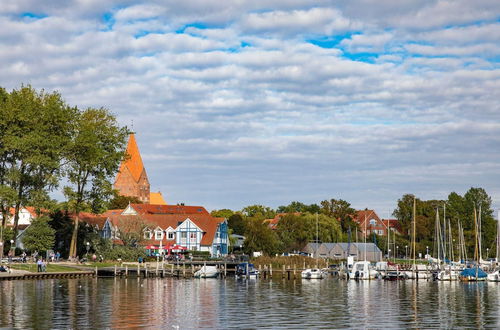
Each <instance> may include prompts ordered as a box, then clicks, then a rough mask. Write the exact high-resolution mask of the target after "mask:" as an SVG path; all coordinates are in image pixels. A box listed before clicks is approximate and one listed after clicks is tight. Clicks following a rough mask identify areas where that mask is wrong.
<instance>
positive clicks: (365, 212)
mask: <svg viewBox="0 0 500 330" xmlns="http://www.w3.org/2000/svg"><path fill="white" fill-rule="evenodd" d="M365 261H366V211H365Z"/></svg>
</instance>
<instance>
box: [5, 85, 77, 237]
mask: <svg viewBox="0 0 500 330" xmlns="http://www.w3.org/2000/svg"><path fill="white" fill-rule="evenodd" d="M0 99H1V101H0V127H1V129H0V132H1V133H0V140H1V141H0V167H1V169H0V185H2V186H3V187H5V186H8V187H10V188H11V190H10V191H9V192H7V195H8V196H9V198H10V197H12V196H11V194H12V191H15V195H14V200H12V201H11V203H12V206H14V208H15V212H14V234H15V236H16V237H17V227H18V222H19V209H20V207H21V206H22V205H26V204H28V203H30V202H32V198H33V194H34V193H35V192H40V191H44V190H48V191H50V190H52V189H53V188H54V187H56V185H57V183H58V178H59V170H60V167H61V160H62V157H63V155H64V151H65V150H66V147H67V145H68V142H69V138H70V131H71V128H72V123H73V118H74V114H75V109H74V108H70V107H69V106H67V105H66V104H65V102H64V101H63V100H62V98H61V95H60V94H59V93H56V92H53V93H46V92H45V91H43V90H42V91H41V92H37V91H35V90H34V89H33V88H32V87H31V86H26V87H24V86H23V87H21V88H20V89H19V90H13V91H12V92H11V93H9V94H6V92H5V91H1V92H0ZM3 191H4V193H5V192H6V190H3ZM3 196H5V195H3ZM0 198H2V197H0ZM2 199H3V201H4V202H5V200H6V199H5V198H2ZM4 202H2V203H0V204H1V205H4V206H5V203H4Z"/></svg>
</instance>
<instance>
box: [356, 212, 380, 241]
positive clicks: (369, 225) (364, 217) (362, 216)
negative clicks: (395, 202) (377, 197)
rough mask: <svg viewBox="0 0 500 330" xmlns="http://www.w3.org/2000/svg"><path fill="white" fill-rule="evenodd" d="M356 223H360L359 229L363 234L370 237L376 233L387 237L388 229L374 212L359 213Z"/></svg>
mask: <svg viewBox="0 0 500 330" xmlns="http://www.w3.org/2000/svg"><path fill="white" fill-rule="evenodd" d="M354 221H355V222H356V223H358V227H359V229H360V230H361V234H362V235H365V230H366V235H367V236H369V235H370V234H372V233H374V234H376V235H380V236H385V235H387V227H386V225H385V224H384V223H383V222H382V220H381V219H380V218H379V216H378V215H377V213H375V211H374V210H368V209H365V210H361V211H357V213H356V215H355V217H354Z"/></svg>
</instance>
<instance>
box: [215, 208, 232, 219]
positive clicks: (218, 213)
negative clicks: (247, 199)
mask: <svg viewBox="0 0 500 330" xmlns="http://www.w3.org/2000/svg"><path fill="white" fill-rule="evenodd" d="M210 214H211V215H212V216H213V217H216V218H224V219H229V217H231V216H232V215H233V214H234V212H233V211H231V210H230V209H221V210H213V211H212V212H210Z"/></svg>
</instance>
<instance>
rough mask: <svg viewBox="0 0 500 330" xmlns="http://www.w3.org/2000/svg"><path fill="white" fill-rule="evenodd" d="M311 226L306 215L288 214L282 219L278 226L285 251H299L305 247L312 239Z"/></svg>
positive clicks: (277, 232) (277, 231)
mask: <svg viewBox="0 0 500 330" xmlns="http://www.w3.org/2000/svg"><path fill="white" fill-rule="evenodd" d="M310 226H311V224H310V223H308V221H307V220H306V217H304V216H297V215H294V214H287V215H285V216H284V217H282V218H281V219H280V221H279V222H278V225H277V226H276V234H277V235H278V237H279V239H280V241H281V246H282V249H283V251H284V252H292V251H298V250H300V249H301V248H303V247H304V246H305V245H306V244H307V242H308V241H309V239H310Z"/></svg>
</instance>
